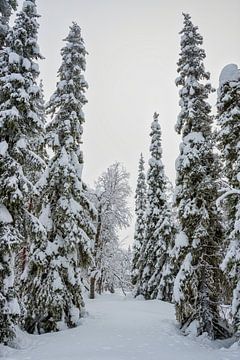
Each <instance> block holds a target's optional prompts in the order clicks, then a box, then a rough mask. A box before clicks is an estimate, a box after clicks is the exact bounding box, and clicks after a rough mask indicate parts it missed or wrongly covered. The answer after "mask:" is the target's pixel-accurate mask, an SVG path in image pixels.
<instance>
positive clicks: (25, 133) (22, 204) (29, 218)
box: [0, 0, 44, 342]
mask: <svg viewBox="0 0 240 360" xmlns="http://www.w3.org/2000/svg"><path fill="white" fill-rule="evenodd" d="M36 17H37V14H36V5H35V1H30V0H29V1H26V2H24V3H23V8H22V11H21V12H20V13H19V14H18V15H17V17H16V20H15V24H14V27H13V29H11V30H10V31H9V33H8V36H7V38H6V46H5V47H4V49H3V50H2V52H1V53H0V87H1V94H0V120H1V121H0V123H1V126H0V139H1V144H2V146H3V149H4V152H3V154H1V155H2V156H1V172H0V176H1V177H0V183H1V189H0V203H1V206H2V208H3V209H5V214H8V216H7V219H8V220H7V221H4V219H3V224H4V226H3V227H2V229H1V240H0V241H1V247H2V249H1V250H2V251H1V253H2V254H3V255H2V261H3V262H4V264H3V268H4V269H5V271H4V272H1V277H2V279H1V281H0V283H1V285H0V289H1V290H0V291H1V292H2V293H3V299H5V300H6V299H7V300H6V301H5V300H4V301H3V302H2V304H1V318H2V319H3V318H4V317H5V320H6V322H5V324H11V323H12V320H11V319H16V318H17V315H19V308H18V306H17V305H16V306H12V305H11V304H13V303H15V304H17V300H16V294H15V293H16V292H15V290H16V289H15V287H14V286H13V284H14V280H15V276H14V269H13V265H14V264H15V255H16V251H17V250H19V249H20V248H22V247H23V246H24V244H25V243H26V242H27V241H28V240H29V239H31V240H33V239H34V238H36V237H41V236H42V235H43V233H44V229H43V227H42V226H41V224H40V223H39V221H38V220H37V218H35V217H34V216H33V215H32V214H31V206H30V202H29V199H30V198H31V195H32V194H33V193H34V186H33V184H32V183H31V182H30V181H29V179H28V170H29V169H30V168H32V169H36V168H37V167H38V165H39V164H40V166H41V164H42V163H43V161H42V159H40V158H39V156H38V155H37V154H36V153H35V152H34V151H33V148H32V144H31V141H30V139H31V137H32V136H33V135H35V134H36V133H37V132H38V130H39V129H40V128H42V126H43V124H42V123H41V121H40V120H39V119H38V116H37V111H36V109H35V104H34V100H33V99H34V98H35V97H37V94H38V91H37V87H36V84H35V79H36V77H37V75H38V67H37V65H36V63H35V62H34V60H35V59H38V58H39V57H40V54H39V50H38V47H37V43H36V32H37V23H36ZM5 277H6V278H5ZM4 284H5V285H4ZM7 304H8V305H7ZM4 326H5V325H4ZM4 326H3V327H2V324H1V327H2V328H3V329H5V327H4ZM6 326H7V325H6ZM11 329H13V328H12V325H11ZM10 333H11V336H10ZM2 334H3V335H2V339H4V337H5V339H7V338H8V335H7V334H9V336H10V338H12V337H13V336H14V332H13V330H11V331H10V332H8V331H7V330H6V331H5V330H3V332H2ZM4 341H5V342H6V341H7V340H4Z"/></svg>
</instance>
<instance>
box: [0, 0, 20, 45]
mask: <svg viewBox="0 0 240 360" xmlns="http://www.w3.org/2000/svg"><path fill="white" fill-rule="evenodd" d="M16 8H17V0H0V49H1V48H2V47H3V46H4V43H5V39H6V36H7V33H8V30H9V19H10V16H11V14H12V11H13V10H14V11H15V10H16Z"/></svg>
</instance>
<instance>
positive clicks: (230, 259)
mask: <svg viewBox="0 0 240 360" xmlns="http://www.w3.org/2000/svg"><path fill="white" fill-rule="evenodd" d="M217 108H218V116H217V121H218V125H219V132H218V134H217V140H218V146H219V149H220V151H221V153H222V160H223V164H224V168H223V174H224V176H225V177H226V179H227V180H228V183H229V185H230V188H231V191H230V193H229V196H227V197H226V208H227V218H228V229H227V235H228V243H229V246H228V250H227V254H226V257H225V259H224V261H223V269H224V270H225V271H226V273H227V274H228V275H229V276H230V278H231V279H232V281H233V287H234V291H233V302H232V315H233V325H234V333H235V334H236V335H237V336H238V337H240V226H239V224H240V197H239V193H238V194H237V191H239V190H240V148H239V144H240V70H239V69H238V67H237V65H234V64H229V65H226V66H225V67H224V68H223V70H222V72H221V75H220V84H219V90H218V103H217ZM235 190H237V191H235Z"/></svg>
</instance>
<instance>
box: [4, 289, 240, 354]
mask: <svg viewBox="0 0 240 360" xmlns="http://www.w3.org/2000/svg"><path fill="white" fill-rule="evenodd" d="M87 309H88V311H89V316H88V317H86V318H84V319H83V321H82V325H80V326H79V327H78V328H75V329H71V330H65V331H61V332H58V333H51V334H45V335H41V336H38V335H37V336H30V335H26V336H25V335H24V336H21V342H22V344H21V346H22V349H21V350H14V349H9V348H1V349H0V351H1V352H2V353H0V358H1V357H3V359H8V360H239V359H240V346H238V345H237V344H234V345H232V346H230V345H231V342H230V341H227V342H226V341H225V342H223V341H222V342H221V341H216V342H211V341H209V340H208V339H206V337H201V338H194V337H191V336H185V337H184V336H182V335H181V334H180V333H179V331H178V329H177V327H176V322H175V318H174V308H173V306H172V305H170V304H167V303H164V302H161V301H157V300H152V301H144V300H133V299H132V298H130V297H123V296H121V295H119V294H116V295H110V294H107V295H103V296H101V297H99V298H97V299H96V300H88V301H87Z"/></svg>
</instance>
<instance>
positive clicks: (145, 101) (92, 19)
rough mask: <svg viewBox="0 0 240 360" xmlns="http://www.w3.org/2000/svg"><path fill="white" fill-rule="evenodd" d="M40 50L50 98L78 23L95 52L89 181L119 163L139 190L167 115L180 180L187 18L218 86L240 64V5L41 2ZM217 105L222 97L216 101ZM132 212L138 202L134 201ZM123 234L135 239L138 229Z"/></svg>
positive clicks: (170, 161)
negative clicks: (154, 125)
mask: <svg viewBox="0 0 240 360" xmlns="http://www.w3.org/2000/svg"><path fill="white" fill-rule="evenodd" d="M37 4H38V12H39V13H40V14H41V15H42V17H41V19H40V25H41V28H40V31H39V44H40V48H41V51H42V54H43V55H44V57H45V58H46V60H44V61H43V62H42V64H41V77H42V78H43V80H44V86H45V97H46V100H47V99H49V97H50V95H51V94H52V92H53V91H54V89H55V85H56V73H57V70H58V68H59V66H60V62H61V57H60V49H61V48H62V47H63V42H62V39H63V38H65V37H66V35H67V34H68V29H69V25H70V24H71V22H72V21H76V22H77V23H78V24H79V25H80V26H81V28H82V36H83V38H84V40H85V44H86V48H87V50H88V52H89V56H88V57H87V71H86V74H85V78H86V80H87V81H88V83H89V90H88V91H87V94H86V96H87V98H88V101H89V102H88V105H86V106H85V109H84V110H85V111H84V112H85V116H86V123H85V126H84V135H83V141H84V144H83V151H84V160H85V166H84V173H83V177H84V180H85V182H87V183H88V184H90V185H92V184H93V183H94V181H95V180H96V179H97V177H98V176H99V175H100V174H101V173H102V172H103V171H104V170H105V169H106V168H107V167H108V166H109V165H110V164H112V163H113V162H115V161H120V162H121V163H123V164H124V166H125V167H126V169H127V170H128V171H129V172H130V174H131V179H130V183H131V187H132V189H133V191H135V186H136V176H137V167H138V159H139V154H140V152H143V154H144V157H145V159H148V157H149V154H148V148H149V136H148V134H149V131H150V124H151V121H152V115H153V113H154V111H157V112H158V113H159V114H160V122H161V125H162V133H163V152H164V155H163V157H164V163H165V167H166V173H167V175H168V176H169V177H170V179H171V180H172V181H173V180H174V178H175V169H174V163H175V159H176V157H177V155H178V143H179V141H180V139H179V136H177V135H176V134H175V132H174V124H175V122H176V117H177V114H178V112H179V108H178V90H177V89H176V86H175V83H174V80H175V78H176V76H177V73H176V62H177V60H178V53H179V41H180V37H179V35H178V32H179V31H180V30H181V29H182V16H181V13H182V12H189V13H190V14H191V16H192V20H193V23H194V24H195V25H198V26H199V30H200V33H201V34H202V35H203V38H204V45H203V46H204V48H205V50H206V53H207V58H206V61H205V65H206V69H207V70H208V71H210V72H211V75H212V77H211V80H212V84H213V86H215V87H217V84H218V77H219V73H220V71H221V69H222V68H223V66H225V65H226V64H228V63H236V64H238V65H240V46H239V33H240V32H239V30H240V21H239V19H240V1H239V0H228V1H227V0H198V1H195V0H169V1H166V0H38V1H37ZM215 102H216V95H213V97H212V103H213V104H214V103H215ZM131 204H132V206H133V199H132V201H131ZM124 234H127V235H129V240H128V241H129V242H130V241H131V239H132V237H133V227H131V228H130V229H129V230H128V231H127V232H125V233H124Z"/></svg>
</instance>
